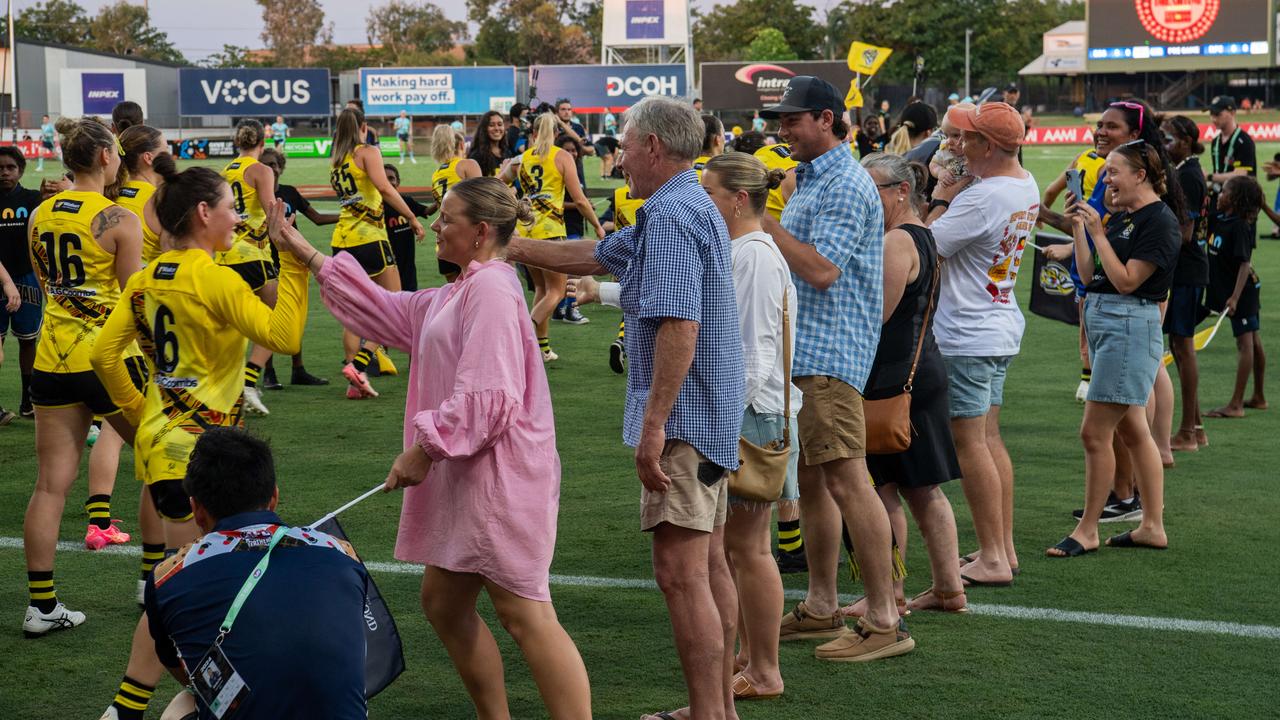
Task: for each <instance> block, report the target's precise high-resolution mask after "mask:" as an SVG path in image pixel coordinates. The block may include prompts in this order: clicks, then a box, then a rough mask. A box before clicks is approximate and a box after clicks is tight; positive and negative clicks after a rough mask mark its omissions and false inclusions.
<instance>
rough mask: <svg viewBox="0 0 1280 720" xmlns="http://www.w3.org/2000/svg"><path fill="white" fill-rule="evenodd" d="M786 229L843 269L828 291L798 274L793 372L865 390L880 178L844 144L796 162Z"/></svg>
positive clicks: (876, 317) (880, 262)
mask: <svg viewBox="0 0 1280 720" xmlns="http://www.w3.org/2000/svg"><path fill="white" fill-rule="evenodd" d="M782 226H783V227H784V228H786V229H787V231H788V232H790V233H791V234H792V235H794V236H795V237H796V239H797V240H799V241H800V242H802V243H805V244H806V245H812V246H814V248H816V249H817V251H818V253H819V254H821V255H822V256H823V257H824V258H826V259H827V260H828V261H829V262H830V263H831V264H832V265H835V266H836V267H837V268H839V269H840V277H839V279H837V280H836V281H835V283H834V284H832V285H831V287H829V288H827V289H826V290H818V289H817V288H815V287H813V286H812V285H810V284H809V283H807V282H805V281H804V280H803V279H802V278H800V277H799V276H796V278H795V280H796V292H797V294H798V296H799V305H800V307H799V312H798V313H797V317H796V350H795V359H794V360H793V361H792V364H791V375H792V376H793V377H804V376H806V375H826V376H828V377H833V378H836V379H838V380H840V381H842V382H844V383H846V384H848V385H851V386H853V387H854V388H855V389H856V390H857V391H858V392H862V391H863V387H864V386H865V385H866V383H867V376H868V375H869V374H870V373H871V363H872V361H873V360H874V359H875V356H876V346H877V345H878V344H879V343H880V323H881V320H882V318H881V307H882V306H883V304H884V211H883V210H882V209H881V207H880V195H879V193H877V192H876V184H875V181H874V180H872V179H871V175H870V174H869V173H867V171H866V170H864V169H863V167H862V166H861V165H859V164H858V161H856V160H854V159H853V154H852V153H851V152H849V147H848V146H847V145H845V144H844V143H840V144H839V145H836V146H835V147H834V148H832V149H831V150H828V151H827V152H825V153H823V154H822V155H820V156H819V157H817V158H815V159H814V160H813V161H812V162H802V163H800V164H799V165H798V166H797V167H796V191H795V192H794V193H792V195H791V198H790V199H789V200H788V201H787V207H786V209H785V210H783V211H782Z"/></svg>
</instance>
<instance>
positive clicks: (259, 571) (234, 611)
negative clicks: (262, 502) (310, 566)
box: [218, 525, 289, 642]
mask: <svg viewBox="0 0 1280 720" xmlns="http://www.w3.org/2000/svg"><path fill="white" fill-rule="evenodd" d="M287 532H289V529H288V528H286V527H285V526H283V525H277V526H276V531H275V532H274V533H272V534H271V544H270V545H268V546H267V551H266V552H265V553H263V555H262V559H261V560H259V561H258V564H257V565H255V566H254V567H253V572H251V573H249V577H247V578H245V581H244V585H241V586H240V592H238V593H236V599H235V600H232V601H231V607H230V608H228V609H227V617H226V618H224V619H223V621H222V625H221V626H219V627H218V641H219V642H221V641H222V638H223V636H224V635H226V634H227V633H229V632H231V626H232V625H233V624H234V623H235V621H236V616H237V615H239V614H240V608H242V607H244V603H245V601H246V600H248V599H249V593H251V592H253V589H254V588H255V587H257V586H258V581H259V580H261V579H262V576H263V575H266V574H267V564H268V563H270V562H271V551H272V550H275V549H276V544H277V543H279V542H280V539H281V538H283V537H284V536H285V534H286V533H287Z"/></svg>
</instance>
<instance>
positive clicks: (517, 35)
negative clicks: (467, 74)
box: [467, 0, 595, 65]
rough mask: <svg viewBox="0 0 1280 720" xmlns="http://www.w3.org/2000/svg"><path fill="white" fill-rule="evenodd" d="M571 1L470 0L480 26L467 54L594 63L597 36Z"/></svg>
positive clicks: (510, 60)
mask: <svg viewBox="0 0 1280 720" xmlns="http://www.w3.org/2000/svg"><path fill="white" fill-rule="evenodd" d="M575 7H576V5H575V3H573V2H572V0H558V1H555V0H467V16H468V19H469V20H470V21H471V22H474V23H476V24H477V25H479V26H480V29H479V31H477V32H476V39H475V43H474V44H473V45H472V46H471V48H470V49H469V50H468V59H469V60H473V61H477V62H497V63H503V64H509V65H538V64H551V63H555V64H561V65H567V64H573V63H589V62H592V60H593V59H594V57H595V56H593V54H592V38H591V36H590V35H588V33H587V31H586V30H585V29H584V28H583V27H582V26H581V25H579V24H577V23H575V22H573V21H572V20H571V19H570V13H571V12H572V11H573V10H574V8H575Z"/></svg>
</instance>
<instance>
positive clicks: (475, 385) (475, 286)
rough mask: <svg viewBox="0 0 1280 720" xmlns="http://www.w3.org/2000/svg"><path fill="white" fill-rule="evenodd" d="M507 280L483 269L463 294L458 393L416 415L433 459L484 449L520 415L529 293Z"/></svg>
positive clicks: (421, 440)
mask: <svg viewBox="0 0 1280 720" xmlns="http://www.w3.org/2000/svg"><path fill="white" fill-rule="evenodd" d="M506 280H507V278H506V277H505V276H503V275H502V274H500V273H497V272H485V273H481V274H480V276H478V277H476V278H474V279H473V281H472V284H471V286H470V287H468V288H466V289H465V291H464V294H463V296H462V297H461V298H459V299H460V300H461V302H462V307H461V308H460V310H459V313H458V316H459V317H460V318H461V322H462V337H461V342H460V346H461V348H462V352H461V354H460V356H459V358H458V364H457V367H458V373H457V377H456V378H455V379H454V383H453V394H452V395H451V396H449V397H448V398H446V399H445V400H444V402H442V403H440V406H439V407H438V408H436V409H435V410H424V411H422V412H420V413H418V414H417V415H415V416H414V417H413V427H414V442H415V443H417V444H418V445H420V446H422V448H423V449H424V450H426V452H427V456H428V457H430V458H431V459H432V460H433V461H439V460H444V459H459V458H467V457H471V456H473V455H476V454H477V453H480V452H481V451H483V450H485V449H487V448H489V447H490V446H492V445H493V444H494V443H495V442H497V440H498V439H499V438H500V437H501V436H502V434H503V433H504V432H506V431H507V429H508V428H510V427H511V426H512V425H513V424H514V423H515V422H516V420H517V418H518V417H519V416H520V411H521V408H522V405H523V403H524V402H525V387H526V381H525V372H526V370H525V367H524V364H525V360H526V358H527V353H526V352H525V351H524V348H523V347H522V342H523V340H522V334H521V323H525V324H527V323H528V322H529V318H528V312H527V310H526V309H525V305H524V299H523V298H517V297H515V294H514V292H512V291H511V289H510V288H508V287H506V285H507V283H506ZM539 369H540V368H539Z"/></svg>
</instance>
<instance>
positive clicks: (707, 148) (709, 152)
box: [693, 115, 724, 182]
mask: <svg viewBox="0 0 1280 720" xmlns="http://www.w3.org/2000/svg"><path fill="white" fill-rule="evenodd" d="M723 152H724V125H723V124H722V123H721V122H720V118H718V117H716V116H715V115H703V116H702V154H701V155H699V156H698V157H697V158H696V159H695V160H694V161H693V171H694V172H695V173H697V174H698V182H702V169H703V168H705V167H706V166H707V162H708V161H709V160H711V158H713V157H715V156H717V155H719V154H721V153H723Z"/></svg>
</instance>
